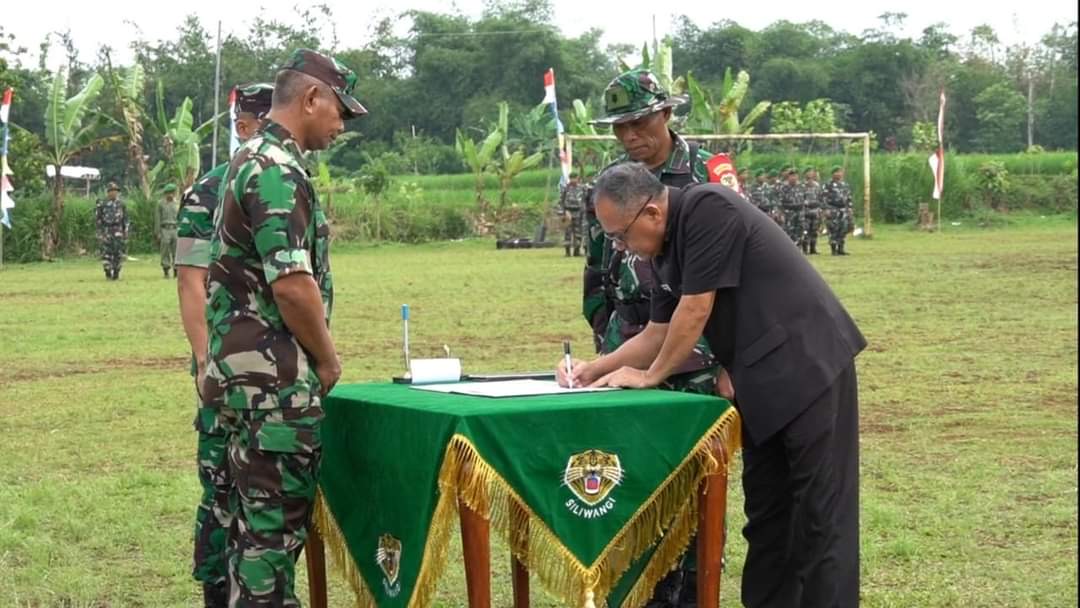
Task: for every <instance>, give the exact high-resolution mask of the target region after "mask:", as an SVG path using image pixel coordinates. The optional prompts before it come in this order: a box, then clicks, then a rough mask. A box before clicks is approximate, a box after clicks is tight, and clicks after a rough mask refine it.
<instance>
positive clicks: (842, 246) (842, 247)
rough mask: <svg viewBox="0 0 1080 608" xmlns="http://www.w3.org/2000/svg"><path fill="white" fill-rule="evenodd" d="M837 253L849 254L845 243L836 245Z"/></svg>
mask: <svg viewBox="0 0 1080 608" xmlns="http://www.w3.org/2000/svg"><path fill="white" fill-rule="evenodd" d="M836 255H849V254H848V252H846V251H844V244H843V243H839V244H837V245H836Z"/></svg>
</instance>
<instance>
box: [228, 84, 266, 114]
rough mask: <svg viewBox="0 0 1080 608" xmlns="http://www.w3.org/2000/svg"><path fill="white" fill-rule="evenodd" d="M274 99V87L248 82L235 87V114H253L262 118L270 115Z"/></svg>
mask: <svg viewBox="0 0 1080 608" xmlns="http://www.w3.org/2000/svg"><path fill="white" fill-rule="evenodd" d="M273 99H274V85H272V84H267V83H265V82H249V83H248V84H242V85H239V86H237V87H236V111H237V113H244V114H254V115H255V118H262V117H263V116H266V115H267V114H269V113H270V105H271V102H272V101H273Z"/></svg>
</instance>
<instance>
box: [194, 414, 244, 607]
mask: <svg viewBox="0 0 1080 608" xmlns="http://www.w3.org/2000/svg"><path fill="white" fill-rule="evenodd" d="M195 430H196V431H197V432H198V434H199V439H198V467H199V485H200V486H201V487H202V497H201V499H200V500H199V506H198V508H197V509H196V511H195V559H194V563H195V565H194V568H193V570H192V576H193V577H194V578H195V580H197V581H199V582H202V583H204V584H207V585H214V586H221V587H224V586H226V585H227V583H228V579H229V562H228V547H229V545H228V540H229V527H230V526H231V525H232V518H233V515H232V514H233V512H234V511H235V510H236V505H235V504H233V501H232V498H233V496H232V475H231V474H230V472H229V458H228V456H229V446H228V435H227V433H226V428H225V420H224V418H223V417H222V416H221V410H220V409H219V408H216V407H202V405H201V403H200V407H199V409H198V413H197V414H196V415H195Z"/></svg>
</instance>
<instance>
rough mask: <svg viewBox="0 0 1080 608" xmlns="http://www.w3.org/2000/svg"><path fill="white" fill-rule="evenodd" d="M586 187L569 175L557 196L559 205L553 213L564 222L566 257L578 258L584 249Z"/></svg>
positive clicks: (575, 177)
mask: <svg viewBox="0 0 1080 608" xmlns="http://www.w3.org/2000/svg"><path fill="white" fill-rule="evenodd" d="M586 190H587V187H586V186H585V184H582V183H581V182H580V181H578V178H577V176H575V175H571V176H570V181H568V182H567V183H566V187H565V188H563V191H562V194H560V195H559V204H558V205H557V206H556V207H555V211H556V212H557V213H558V214H559V215H560V216H561V217H562V218H563V221H565V222H566V234H565V239H566V243H565V247H566V257H570V256H571V255H573V256H574V257H578V256H580V255H581V252H582V251H584V250H585V249H586V245H585V243H584V241H583V240H582V233H583V231H584V230H585V195H586Z"/></svg>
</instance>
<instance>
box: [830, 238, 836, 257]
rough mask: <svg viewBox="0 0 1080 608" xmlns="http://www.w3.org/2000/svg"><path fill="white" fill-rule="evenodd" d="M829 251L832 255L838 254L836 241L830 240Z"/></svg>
mask: <svg viewBox="0 0 1080 608" xmlns="http://www.w3.org/2000/svg"><path fill="white" fill-rule="evenodd" d="M829 252H830V253H831V254H832V255H836V243H833V242H831V241H830V242H829Z"/></svg>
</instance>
